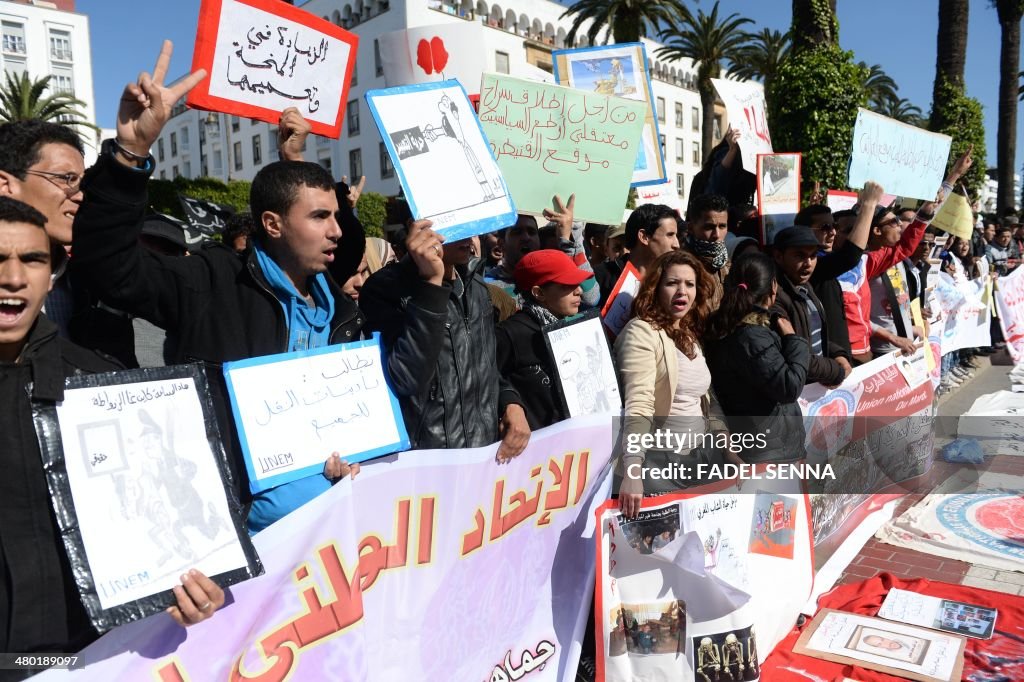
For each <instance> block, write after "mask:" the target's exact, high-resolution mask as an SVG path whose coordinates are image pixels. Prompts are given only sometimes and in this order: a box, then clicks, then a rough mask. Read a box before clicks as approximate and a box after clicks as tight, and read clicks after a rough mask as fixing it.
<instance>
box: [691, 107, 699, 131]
mask: <svg viewBox="0 0 1024 682" xmlns="http://www.w3.org/2000/svg"><path fill="white" fill-rule="evenodd" d="M690 126H691V127H692V128H693V130H700V109H698V108H697V107H692V108H691V109H690Z"/></svg>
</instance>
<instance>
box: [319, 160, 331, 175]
mask: <svg viewBox="0 0 1024 682" xmlns="http://www.w3.org/2000/svg"><path fill="white" fill-rule="evenodd" d="M320 165H321V166H323V167H324V170H326V171H327V172H328V173H330V172H331V157H329V156H325V157H324V158H322V159H320Z"/></svg>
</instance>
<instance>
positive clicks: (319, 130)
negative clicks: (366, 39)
mask: <svg viewBox="0 0 1024 682" xmlns="http://www.w3.org/2000/svg"><path fill="white" fill-rule="evenodd" d="M358 46H359V39H358V38H357V37H356V35H355V34H354V33H349V32H348V31H346V30H344V29H342V28H341V27H339V26H335V25H334V24H332V23H331V22H329V21H327V20H325V19H321V18H320V17H318V16H316V15H314V14H311V13H309V12H307V11H305V10H302V9H298V8H297V7H293V6H292V5H290V4H288V3H285V2H277V0H202V4H201V5H200V7H199V28H198V32H197V34H196V45H195V52H194V54H193V58H192V70H193V71H196V70H198V69H206V72H207V74H208V75H207V77H206V78H205V79H203V81H202V82H201V83H199V85H197V86H196V87H195V88H194V89H193V90H192V91H191V92H190V93H189V94H188V97H187V98H186V102H187V103H188V105H189V106H190V107H192V108H195V109H207V110H210V111H221V112H224V113H226V114H235V115H238V116H244V117H246V118H252V119H256V120H258V121H266V122H267V123H270V124H272V125H276V124H277V122H278V121H279V120H280V118H281V112H282V111H284V110H285V109H287V108H288V107H296V108H297V109H298V110H299V113H301V114H302V116H303V118H305V119H306V121H308V122H309V125H310V127H311V128H312V129H313V132H314V133H315V134H317V135H323V136H325V137H330V138H333V139H337V138H338V137H339V136H340V135H341V122H342V118H344V115H345V107H344V104H345V102H346V101H348V88H349V83H350V82H351V80H352V69H353V68H354V66H355V58H356V52H357V48H358Z"/></svg>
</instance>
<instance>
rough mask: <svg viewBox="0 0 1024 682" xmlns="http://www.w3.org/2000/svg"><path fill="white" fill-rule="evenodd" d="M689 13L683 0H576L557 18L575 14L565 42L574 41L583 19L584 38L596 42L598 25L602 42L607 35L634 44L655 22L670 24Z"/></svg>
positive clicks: (654, 29)
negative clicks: (602, 33) (587, 25)
mask: <svg viewBox="0 0 1024 682" xmlns="http://www.w3.org/2000/svg"><path fill="white" fill-rule="evenodd" d="M689 13H690V11H689V10H688V9H687V8H686V6H685V5H684V4H683V0H657V1H655V0H576V2H574V3H573V4H572V5H571V6H570V7H569V9H567V10H565V11H564V12H562V16H560V17H558V18H559V19H565V18H566V17H568V16H571V15H575V18H574V19H573V20H572V26H571V27H570V28H569V33H568V34H567V35H566V36H565V43H566V45H573V44H575V42H576V34H577V33H578V32H579V30H580V28H582V26H583V24H584V23H585V22H587V21H589V22H590V28H588V29H587V33H586V35H587V41H588V42H589V43H590V44H591V45H596V44H597V34H598V33H600V32H601V29H602V28H603V29H605V31H604V42H606V43H607V42H608V35H609V34H611V36H612V38H613V42H615V43H635V42H638V41H639V40H640V39H641V38H645V37H647V36H649V35H655V34H656V33H657V32H658V26H659V25H661V24H665V25H672V24H674V23H675V22H677V21H680V20H682V19H684V18H685V17H686V16H687V15H688V14H689Z"/></svg>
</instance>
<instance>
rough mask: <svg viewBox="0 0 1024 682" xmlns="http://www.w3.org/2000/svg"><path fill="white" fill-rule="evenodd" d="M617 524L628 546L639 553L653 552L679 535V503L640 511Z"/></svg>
mask: <svg viewBox="0 0 1024 682" xmlns="http://www.w3.org/2000/svg"><path fill="white" fill-rule="evenodd" d="M619 526H620V527H621V528H622V535H623V537H625V539H626V542H627V543H629V546H630V547H632V548H633V549H635V550H636V551H637V552H639V553H640V554H654V553H655V552H657V551H659V550H661V549H662V548H664V547H666V546H668V545H669V544H670V543H671V542H672V541H673V540H675V539H676V538H677V537H678V536H679V532H680V525H679V505H670V506H668V507H662V508H660V509H651V510H649V511H642V512H640V513H639V514H637V515H636V517H635V518H632V519H629V520H628V521H627V520H623V521H620V522H619Z"/></svg>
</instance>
